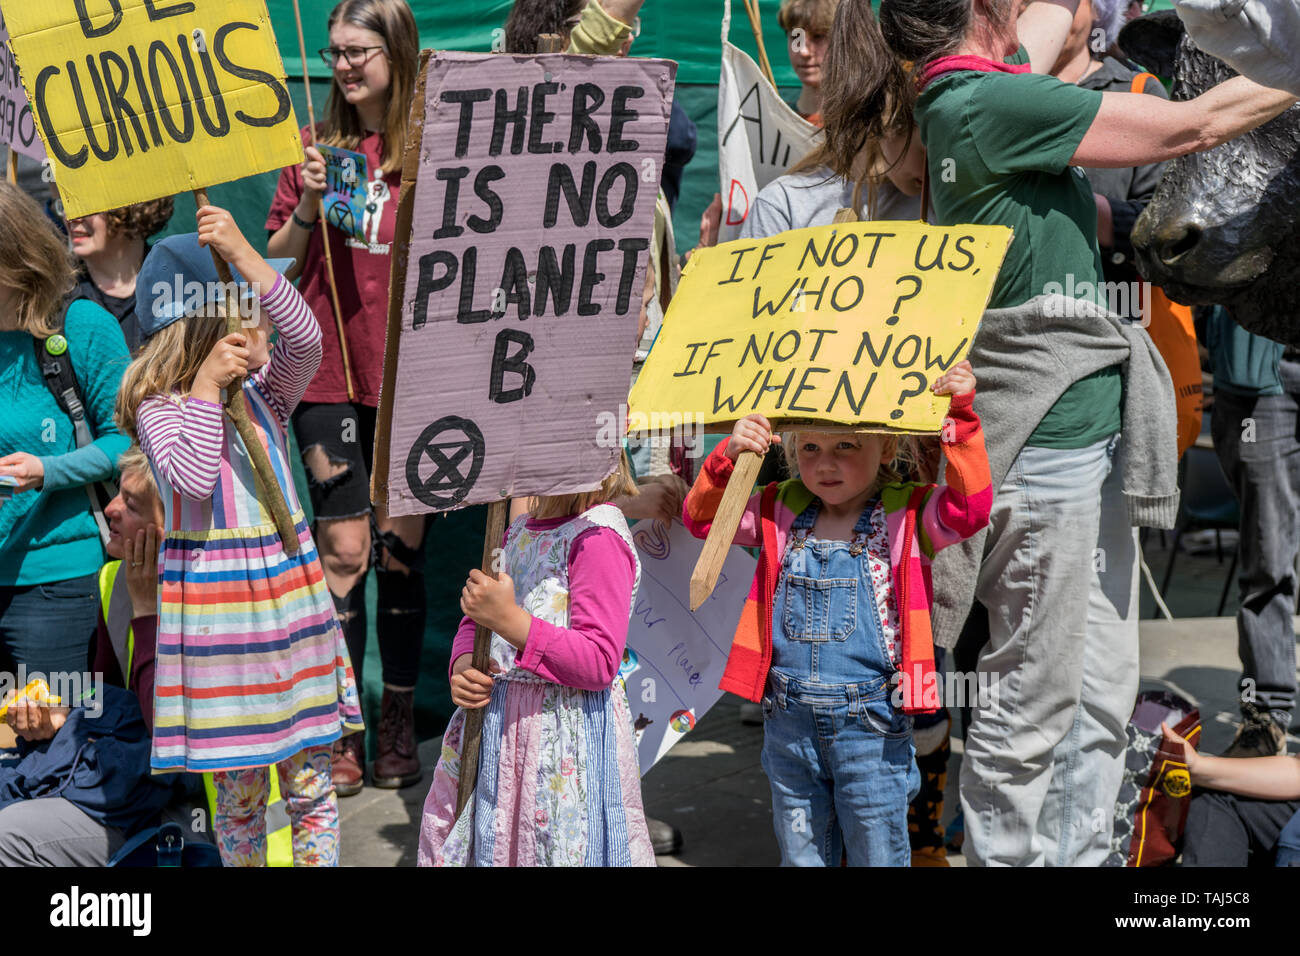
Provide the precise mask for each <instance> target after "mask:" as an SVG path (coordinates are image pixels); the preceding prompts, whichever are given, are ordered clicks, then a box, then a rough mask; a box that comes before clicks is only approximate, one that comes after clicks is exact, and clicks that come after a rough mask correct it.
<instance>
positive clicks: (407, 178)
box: [370, 50, 433, 508]
mask: <svg viewBox="0 0 1300 956" xmlns="http://www.w3.org/2000/svg"><path fill="white" fill-rule="evenodd" d="M431 56H433V51H432V50H421V51H420V66H419V67H418V69H417V72H416V74H415V93H414V94H413V95H412V97H411V112H410V122H408V123H407V126H406V147H405V150H406V151H405V152H404V153H403V154H402V185H401V186H400V187H399V188H398V191H397V219H396V222H395V224H394V225H393V253H392V255H391V256H390V257H389V271H388V329H387V331H386V333H385V339H384V378H383V381H382V383H381V384H380V386H379V410H378V412H377V413H376V415H375V454H374V459H373V461H374V467H373V468H371V469H370V500H371V501H372V502H374V503H375V504H376V505H383V506H384V507H385V508H387V507H388V506H389V501H388V458H389V456H390V455H391V454H392V427H393V391H394V390H395V389H396V388H397V352H398V343H399V342H400V341H401V337H402V296H403V295H405V293H406V269H407V261H408V260H409V258H410V255H411V224H412V222H413V220H414V218H415V184H416V182H417V180H418V178H419V174H420V143H421V141H422V140H423V138H424V89H425V82H426V77H427V76H428V73H429V58H430V57H431Z"/></svg>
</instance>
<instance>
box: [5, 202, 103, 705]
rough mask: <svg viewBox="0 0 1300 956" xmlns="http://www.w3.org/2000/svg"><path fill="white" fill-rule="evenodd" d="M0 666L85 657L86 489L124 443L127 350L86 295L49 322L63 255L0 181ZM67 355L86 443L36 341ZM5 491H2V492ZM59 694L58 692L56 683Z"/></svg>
mask: <svg viewBox="0 0 1300 956" xmlns="http://www.w3.org/2000/svg"><path fill="white" fill-rule="evenodd" d="M0 222H3V223H8V224H11V225H12V224H15V223H25V224H26V228H5V229H0V394H2V395H4V397H5V413H4V415H2V416H0V476H3V477H4V479H6V483H7V484H8V487H7V488H3V489H0V490H2V491H4V492H5V493H6V497H4V498H0V672H3V673H6V674H13V673H14V672H15V670H16V669H17V667H18V666H19V665H22V666H24V667H25V668H26V670H27V672H28V673H34V672H40V673H41V674H42V675H44V676H45V677H46V678H47V679H49V678H50V677H51V676H52V675H59V674H68V675H73V674H75V675H80V674H82V673H83V672H84V671H85V670H86V665H87V663H88V661H89V651H90V641H91V638H92V637H93V636H94V634H95V624H96V619H97V618H96V616H97V613H98V608H99V594H98V582H97V579H96V575H97V574H98V572H99V568H100V565H102V564H103V563H104V549H103V546H102V544H101V540H100V533H99V528H98V527H97V525H96V522H95V519H94V517H93V516H92V515H91V511H90V502H89V500H88V498H87V496H86V490H85V486H86V485H87V484H89V483H92V482H96V481H102V480H105V479H109V478H112V476H113V474H114V462H116V461H117V458H118V456H119V455H120V454H122V452H124V451H126V447H127V444H128V442H127V439H126V437H125V436H123V435H121V434H120V433H119V432H118V430H117V425H116V424H115V423H114V421H113V405H114V403H115V402H116V400H117V389H118V384H119V383H120V382H121V379H122V371H123V369H125V368H126V364H127V361H128V359H129V356H128V354H127V349H126V343H125V341H123V339H122V331H121V329H120V328H118V324H117V320H116V319H114V318H113V316H112V315H110V314H109V313H108V312H106V311H104V310H103V309H102V308H100V307H99V306H98V305H96V304H95V303H93V302H88V301H86V300H84V299H83V300H79V301H76V302H73V303H72V305H71V306H69V307H68V309H67V314H66V317H65V319H64V324H63V332H62V338H63V340H64V341H62V342H60V341H59V340H58V339H56V338H55V337H54V336H55V334H56V329H57V324H58V318H59V316H60V314H61V313H62V312H63V308H64V303H65V302H66V301H67V298H68V295H69V293H71V292H72V289H73V286H74V285H75V278H74V277H75V273H74V270H73V262H72V257H71V256H70V255H69V254H68V250H67V247H66V246H65V245H64V243H63V239H62V237H61V236H60V235H59V234H58V233H56V232H55V231H54V229H53V227H51V226H47V225H46V224H45V217H44V215H43V214H42V212H41V209H40V207H39V206H37V205H36V203H35V202H34V201H33V200H31V199H30V198H28V197H27V195H26V194H24V193H23V192H22V191H21V190H20V189H19V188H18V187H17V186H14V185H12V184H10V183H5V182H0ZM37 343H48V344H43V345H42V348H45V349H47V350H48V351H49V352H50V353H51V354H55V355H62V356H65V357H66V358H68V359H70V360H71V365H72V369H73V372H74V374H75V375H76V379H77V383H78V385H79V387H80V390H81V395H82V401H83V404H84V406H85V411H86V421H87V423H88V424H89V426H90V430H91V432H92V433H93V435H94V441H93V442H92V443H91V444H89V445H86V446H84V447H81V448H78V447H77V439H76V434H75V431H74V429H73V425H72V421H71V419H70V418H69V417H68V415H67V414H66V413H65V412H64V411H63V410H62V408H61V407H60V406H59V404H58V403H57V402H56V401H55V399H54V395H53V393H52V392H51V391H50V389H49V388H48V387H47V386H46V384H45V379H44V378H43V377H42V374H41V370H40V366H39V365H38V364H37V359H36V344H37ZM10 495H11V496H10ZM55 693H58V691H55Z"/></svg>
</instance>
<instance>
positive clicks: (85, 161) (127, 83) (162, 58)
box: [5, 0, 302, 217]
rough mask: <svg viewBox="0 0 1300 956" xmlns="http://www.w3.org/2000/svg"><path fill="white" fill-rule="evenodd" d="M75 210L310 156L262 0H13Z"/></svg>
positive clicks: (40, 126) (46, 128)
mask: <svg viewBox="0 0 1300 956" xmlns="http://www.w3.org/2000/svg"><path fill="white" fill-rule="evenodd" d="M5 20H6V22H7V25H8V28H9V34H10V47H11V49H12V51H13V54H14V58H15V59H16V60H17V61H18V66H19V69H20V70H21V72H22V80H23V86H24V88H25V89H26V91H27V97H28V100H29V101H30V102H31V104H32V113H33V115H34V116H35V118H36V126H37V130H38V131H39V132H40V136H41V139H42V141H43V142H44V143H45V151H46V153H47V154H48V156H49V159H50V163H51V166H52V168H53V173H54V179H55V182H56V183H57V184H58V187H59V193H60V196H61V198H62V200H63V204H64V208H65V210H66V213H67V215H68V216H69V217H75V216H82V215H87V214H89V213H93V212H102V211H104V210H106V209H113V208H116V207H118V206H125V205H128V204H130V203H135V202H144V201H146V200H149V199H157V198H159V197H161V196H169V195H172V194H174V193H178V192H184V191H188V190H192V189H199V188H204V187H207V186H212V185H215V184H217V183H223V182H228V181H229V180H232V179H239V178H241V177H243V176H250V175H253V174H254V173H261V172H266V171H268V170H272V169H280V168H282V167H284V166H289V165H292V164H295V163H298V162H301V161H302V140H301V138H300V137H299V134H298V124H297V120H296V119H295V118H294V115H293V104H292V102H291V100H290V98H289V90H288V87H287V86H286V83H285V75H284V65H283V64H282V63H281V61H280V54H279V51H278V50H277V48H276V44H275V34H274V33H273V32H272V31H271V20H270V17H269V16H268V15H267V12H266V4H265V2H264V0H186V2H172V0H42V2H35V3H27V2H8V3H6V4H5Z"/></svg>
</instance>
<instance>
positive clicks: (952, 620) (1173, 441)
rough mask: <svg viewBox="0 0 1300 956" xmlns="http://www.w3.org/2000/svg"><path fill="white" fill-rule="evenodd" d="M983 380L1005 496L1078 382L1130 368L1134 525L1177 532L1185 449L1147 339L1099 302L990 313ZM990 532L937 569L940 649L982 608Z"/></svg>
mask: <svg viewBox="0 0 1300 956" xmlns="http://www.w3.org/2000/svg"><path fill="white" fill-rule="evenodd" d="M970 361H971V365H972V366H973V367H974V369H975V374H976V376H978V379H979V384H978V386H977V388H976V394H975V410H976V411H977V412H978V413H979V416H980V419H981V421H982V423H983V427H984V440H985V443H986V445H987V448H988V456H989V472H990V475H991V477H992V483H993V492H994V495H996V494H997V491H998V489H999V488H1000V487H1001V486H1002V482H1003V480H1004V479H1005V478H1006V476H1007V472H1008V471H1009V470H1010V468H1011V465H1012V463H1013V462H1014V461H1015V459H1016V456H1017V455H1019V454H1020V449H1021V448H1022V447H1023V446H1024V444H1025V441H1026V439H1028V438H1029V436H1030V434H1031V433H1032V432H1033V430H1034V429H1035V428H1036V427H1038V423H1039V421H1041V420H1042V417H1043V416H1044V415H1045V414H1047V410H1048V409H1049V408H1051V407H1052V405H1053V404H1055V403H1056V400H1057V399H1058V398H1060V397H1061V393H1062V392H1064V391H1065V389H1066V388H1067V387H1068V386H1069V385H1070V384H1071V383H1073V382H1075V381H1077V380H1078V379H1080V378H1082V377H1084V376H1085V375H1090V374H1092V373H1093V372H1096V371H1097V370H1098V369H1103V368H1108V367H1110V366H1112V365H1120V366H1122V367H1123V373H1124V400H1123V409H1122V414H1123V431H1122V437H1121V440H1120V444H1119V447H1118V449H1117V458H1116V462H1115V467H1116V468H1119V469H1121V473H1122V474H1123V477H1124V496H1125V499H1126V501H1127V504H1128V515H1127V517H1128V520H1129V522H1130V523H1131V524H1133V525H1134V526H1138V525H1145V526H1147V527H1152V528H1172V527H1173V526H1174V519H1175V518H1176V517H1177V514H1178V447H1177V421H1178V416H1177V412H1176V409H1175V406H1174V389H1173V384H1172V382H1171V381H1170V378H1169V370H1168V369H1167V368H1165V363H1164V360H1163V359H1161V357H1160V353H1159V352H1158V351H1157V350H1156V347H1155V346H1154V345H1153V344H1152V342H1151V338H1150V336H1148V335H1147V333H1146V330H1145V329H1143V328H1141V327H1140V326H1138V325H1133V324H1131V323H1129V322H1125V321H1123V320H1121V319H1120V318H1119V317H1118V316H1116V315H1114V314H1112V313H1109V312H1106V311H1105V310H1103V309H1100V308H1098V307H1097V306H1096V305H1094V304H1092V303H1091V302H1085V301H1082V300H1077V299H1069V298H1066V297H1065V296H1062V295H1041V296H1038V297H1037V298H1034V299H1030V300H1029V301H1028V302H1026V303H1024V304H1023V305H1018V306H1015V307H1013V308H1008V309H989V310H988V311H987V312H985V313H984V318H983V320H982V321H981V323H980V327H979V332H978V333H977V334H976V336H975V342H974V345H973V347H972V349H971V354H970ZM987 535H988V530H987V529H985V530H984V531H981V532H980V533H979V534H977V535H975V536H974V537H972V538H969V539H967V540H966V541H964V542H962V543H961V544H958V545H953V546H952V547H949V548H945V549H944V550H943V551H940V552H939V553H938V554H937V555H936V556H935V559H934V566H933V575H932V579H933V584H934V611H933V614H932V621H933V627H934V642H935V644H936V645H937V646H939V647H952V646H953V645H955V644H956V643H957V637H958V636H959V635H960V634H961V629H962V625H963V624H964V623H965V621H966V616H967V614H969V612H970V608H971V604H972V603H973V601H974V600H975V583H976V578H977V576H978V574H979V568H980V562H981V560H982V559H983V555H984V544H985V540H986V538H987Z"/></svg>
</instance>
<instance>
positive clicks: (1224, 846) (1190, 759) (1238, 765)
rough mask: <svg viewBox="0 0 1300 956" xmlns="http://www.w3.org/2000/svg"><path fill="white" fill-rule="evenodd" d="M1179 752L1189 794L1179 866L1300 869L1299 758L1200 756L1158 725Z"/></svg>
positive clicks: (1165, 728)
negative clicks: (1188, 778)
mask: <svg viewBox="0 0 1300 956" xmlns="http://www.w3.org/2000/svg"><path fill="white" fill-rule="evenodd" d="M1160 729H1161V730H1162V731H1164V735H1165V739H1166V740H1169V741H1171V742H1173V743H1174V744H1175V747H1176V748H1177V747H1181V748H1182V750H1183V760H1184V762H1185V763H1186V764H1187V773H1188V774H1189V775H1190V776H1191V778H1192V785H1193V786H1194V787H1197V788H1200V789H1198V790H1196V791H1195V792H1193V794H1192V805H1191V808H1190V809H1189V810H1188V811H1187V825H1186V827H1185V828H1184V830H1183V866H1247V865H1250V864H1254V865H1257V866H1259V865H1264V864H1267V863H1269V862H1272V863H1273V865H1274V866H1300V760H1297V759H1295V758H1293V757H1287V756H1285V755H1283V754H1274V755H1272V756H1267V757H1212V756H1209V755H1208V754H1200V753H1197V752H1196V749H1195V748H1194V747H1193V746H1192V745H1191V744H1189V743H1188V742H1187V741H1186V740H1184V739H1183V738H1182V737H1180V736H1178V735H1177V734H1176V733H1174V732H1173V731H1172V730H1170V729H1169V726H1168V725H1167V724H1161V725H1160Z"/></svg>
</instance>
